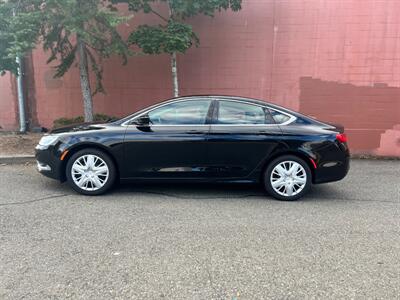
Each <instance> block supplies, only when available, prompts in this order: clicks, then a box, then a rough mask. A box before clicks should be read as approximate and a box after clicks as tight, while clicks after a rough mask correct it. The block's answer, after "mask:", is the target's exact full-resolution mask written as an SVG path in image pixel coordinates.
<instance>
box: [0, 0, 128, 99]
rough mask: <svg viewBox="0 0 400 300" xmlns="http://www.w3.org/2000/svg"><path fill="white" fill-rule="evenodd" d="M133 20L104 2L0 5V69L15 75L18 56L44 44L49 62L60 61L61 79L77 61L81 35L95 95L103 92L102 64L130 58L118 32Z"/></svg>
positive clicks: (32, 0)
mask: <svg viewBox="0 0 400 300" xmlns="http://www.w3.org/2000/svg"><path fill="white" fill-rule="evenodd" d="M13 9H14V10H15V12H16V15H15V17H12V10H13ZM10 12H11V13H10ZM128 19H129V18H128V17H122V16H120V15H118V12H117V10H116V8H115V7H113V6H112V5H110V4H109V2H108V1H105V0H9V1H5V0H0V20H1V21H0V29H1V31H0V42H1V43H0V44H1V46H0V70H1V71H7V70H9V71H13V72H14V73H15V63H12V60H13V59H14V58H15V56H16V55H23V54H25V53H26V52H28V51H29V50H31V49H33V48H35V46H36V45H37V44H38V42H41V43H42V45H43V49H44V50H46V51H48V52H49V53H50V55H49V58H48V61H47V62H48V63H50V62H53V61H57V62H58V65H57V66H56V71H55V77H62V76H64V74H65V73H66V72H67V71H68V70H69V69H70V68H71V67H72V66H73V65H74V63H75V62H76V61H77V37H78V36H79V38H80V40H82V41H83V43H84V45H85V51H86V54H87V57H88V60H89V66H90V68H91V70H92V71H93V73H94V74H95V77H96V89H95V92H94V93H96V92H104V89H103V85H102V74H103V68H102V67H101V65H102V60H103V59H104V58H109V57H110V56H111V55H114V54H116V55H119V56H120V57H121V58H122V61H123V63H124V64H126V62H127V57H128V56H129V55H130V54H131V51H130V50H129V47H128V45H127V44H126V43H125V41H124V40H123V38H122V37H121V36H120V34H119V33H118V31H117V27H118V25H119V24H121V23H125V22H127V20H128ZM3 40H4V41H5V42H4V43H3ZM3 45H4V46H3Z"/></svg>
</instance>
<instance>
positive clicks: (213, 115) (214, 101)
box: [121, 97, 297, 127]
mask: <svg viewBox="0 0 400 300" xmlns="http://www.w3.org/2000/svg"><path fill="white" fill-rule="evenodd" d="M204 100H207V101H210V107H209V110H208V114H207V118H206V124H176V125H171V124H157V125H151V126H163V127H182V126H185V127H187V126H207V127H209V126H221V127H226V126H246V127H248V126H253V127H254V126H258V127H260V126H261V127H265V126H286V125H289V124H291V123H293V122H294V121H296V120H297V117H296V116H293V115H292V114H290V113H288V112H285V111H282V110H280V109H277V108H275V107H271V106H269V105H268V104H265V105H263V104H258V103H252V102H248V101H246V100H236V99H220V98H218V97H209V98H204V99H202V100H200V99H199V100H198V101H204ZM192 101H197V100H193V99H177V100H174V101H168V102H166V103H162V104H160V105H158V106H156V107H152V108H150V109H148V110H146V111H144V112H142V113H141V114H139V115H137V116H135V117H132V118H131V119H129V120H127V121H125V122H124V123H122V124H121V126H125V127H130V126H132V127H137V125H134V124H130V123H131V122H132V121H134V120H136V119H137V118H140V117H141V116H144V115H146V114H148V113H149V112H151V111H153V110H155V109H158V108H161V107H163V106H166V105H169V104H173V103H178V102H192ZM220 101H230V102H239V103H244V104H248V105H254V106H259V107H262V108H264V109H265V108H266V109H268V110H273V111H277V112H279V113H281V114H284V115H287V116H288V117H290V119H289V120H287V121H286V122H284V123H275V124H215V123H214V121H215V120H216V118H217V117H218V116H217V113H218V108H219V102H220ZM210 108H212V109H210ZM210 112H211V116H210V115H209V114H210ZM214 112H215V113H214ZM272 118H273V117H272ZM274 121H275V119H274ZM208 122H209V123H208Z"/></svg>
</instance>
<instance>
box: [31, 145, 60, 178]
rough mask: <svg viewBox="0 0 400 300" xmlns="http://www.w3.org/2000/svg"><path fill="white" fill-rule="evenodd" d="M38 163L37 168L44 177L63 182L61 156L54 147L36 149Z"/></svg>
mask: <svg viewBox="0 0 400 300" xmlns="http://www.w3.org/2000/svg"><path fill="white" fill-rule="evenodd" d="M35 157H36V161H37V165H36V168H37V170H38V171H39V172H40V173H41V174H43V175H44V176H47V177H50V178H53V179H57V180H61V181H63V176H62V175H63V173H62V169H63V168H62V161H61V160H60V154H59V153H58V151H56V150H55V147H54V146H50V147H48V148H44V147H41V146H37V147H36V149H35Z"/></svg>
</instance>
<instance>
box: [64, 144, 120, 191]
mask: <svg viewBox="0 0 400 300" xmlns="http://www.w3.org/2000/svg"><path fill="white" fill-rule="evenodd" d="M88 154H93V155H96V156H98V157H100V158H101V159H103V160H104V162H105V163H106V164H107V167H108V171H109V175H108V180H107V182H106V184H105V185H104V186H103V187H102V188H100V189H98V190H97V191H85V190H83V189H81V188H80V187H79V186H77V185H76V184H75V182H74V180H73V179H72V175H71V169H72V165H73V164H74V162H75V161H76V160H77V159H78V158H79V157H81V156H83V155H88ZM65 172H66V174H65V175H66V177H67V181H68V184H69V185H70V186H71V187H72V188H73V189H74V190H75V191H76V192H78V193H80V194H83V195H88V196H96V195H101V194H104V193H105V192H107V191H108V190H109V189H111V188H112V186H113V185H114V182H115V179H116V169H115V165H114V162H113V161H112V159H111V158H110V156H109V155H107V154H106V153H104V152H103V151H101V150H97V149H91V148H89V149H83V150H80V151H78V152H76V153H75V154H73V155H72V156H71V157H70V158H69V160H68V162H67V167H66V169H65Z"/></svg>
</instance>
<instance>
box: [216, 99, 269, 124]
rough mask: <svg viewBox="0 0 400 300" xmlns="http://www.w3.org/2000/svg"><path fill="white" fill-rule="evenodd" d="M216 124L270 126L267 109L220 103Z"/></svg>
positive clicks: (243, 104)
mask: <svg viewBox="0 0 400 300" xmlns="http://www.w3.org/2000/svg"><path fill="white" fill-rule="evenodd" d="M216 124H221V125H241V124H248V125H257V124H270V122H268V120H267V117H266V112H265V108H263V107H261V106H258V105H252V104H247V103H242V102H235V101H219V109H218V118H217V120H216Z"/></svg>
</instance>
